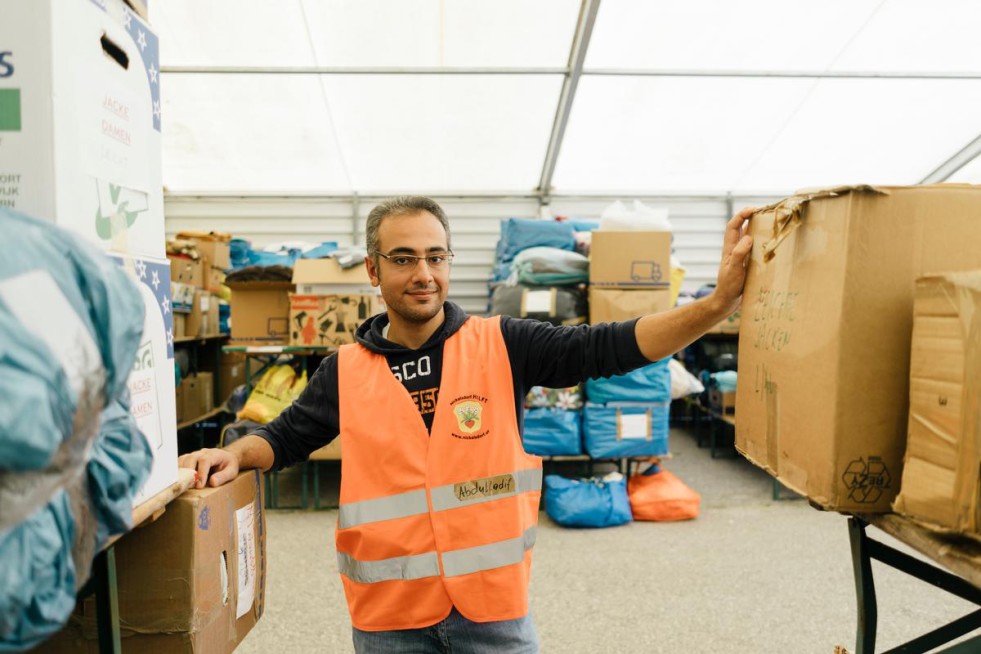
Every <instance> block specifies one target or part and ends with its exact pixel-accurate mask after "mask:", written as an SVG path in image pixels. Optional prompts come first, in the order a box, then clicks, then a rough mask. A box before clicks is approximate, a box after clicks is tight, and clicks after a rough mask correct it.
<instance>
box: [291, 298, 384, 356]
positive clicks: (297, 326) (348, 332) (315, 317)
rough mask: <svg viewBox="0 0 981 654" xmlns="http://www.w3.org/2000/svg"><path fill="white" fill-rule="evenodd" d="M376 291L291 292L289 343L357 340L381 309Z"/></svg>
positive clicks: (328, 343)
mask: <svg viewBox="0 0 981 654" xmlns="http://www.w3.org/2000/svg"><path fill="white" fill-rule="evenodd" d="M379 307H380V304H379V301H378V297H377V296H376V295H296V294H292V295H291V296H290V345H296V346H306V347H310V346H316V347H323V346H328V347H337V346H340V345H345V344H347V343H354V342H355V338H354V335H355V332H357V330H358V327H360V326H361V323H363V322H364V321H365V320H367V319H368V318H369V317H371V316H373V315H374V314H375V313H378V311H379Z"/></svg>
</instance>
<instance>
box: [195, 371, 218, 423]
mask: <svg viewBox="0 0 981 654" xmlns="http://www.w3.org/2000/svg"><path fill="white" fill-rule="evenodd" d="M197 379H198V389H199V393H200V399H199V401H200V402H201V413H207V412H208V411H211V410H212V409H214V408H215V375H214V373H212V372H199V373H198V374H197Z"/></svg>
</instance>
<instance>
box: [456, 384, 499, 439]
mask: <svg viewBox="0 0 981 654" xmlns="http://www.w3.org/2000/svg"><path fill="white" fill-rule="evenodd" d="M486 403H487V398H486V397H481V396H480V395H464V396H463V397H458V398H456V399H455V400H453V402H451V403H450V404H451V406H452V407H453V415H454V417H456V426H457V428H458V429H459V430H460V433H457V432H455V431H454V432H453V436H454V437H455V438H462V439H464V440H473V439H476V438H483V437H484V436H486V435H487V434H488V432H489V431H490V430H488V429H483V427H484V424H483V420H482V418H483V415H484V404H486Z"/></svg>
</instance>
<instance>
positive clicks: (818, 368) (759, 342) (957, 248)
mask: <svg viewBox="0 0 981 654" xmlns="http://www.w3.org/2000/svg"><path fill="white" fill-rule="evenodd" d="M979 215H981V187H971V186H958V185H936V186H921V187H905V188H904V187H889V188H870V187H854V188H838V189H829V190H825V191H817V192H813V193H808V194H802V195H800V196H795V197H792V198H788V199H787V200H784V201H782V202H780V203H777V204H775V205H773V206H770V207H766V208H764V209H761V210H760V211H759V212H757V213H756V214H755V215H754V216H753V219H752V222H751V233H752V235H753V236H754V238H755V241H754V243H753V251H752V254H751V261H750V264H749V270H748V278H747V281H746V289H745V295H744V300H743V307H742V313H743V320H742V328H741V330H740V334H739V364H740V377H741V379H740V382H739V385H738V389H737V397H736V406H737V413H738V414H739V420H738V422H737V424H736V447H737V448H738V449H739V451H741V452H742V453H743V454H745V455H746V457H747V458H749V459H750V460H751V461H753V462H755V463H756V464H758V465H760V466H761V467H763V468H765V469H766V470H768V471H769V472H770V473H771V474H773V475H774V476H776V477H777V478H778V479H780V480H781V481H782V482H783V483H784V484H785V485H787V486H788V487H790V488H791V489H793V490H795V491H797V492H799V493H802V494H805V495H807V496H808V497H809V498H810V499H811V500H812V501H813V502H814V503H816V504H818V505H820V506H823V507H825V508H827V509H832V510H838V511H847V512H852V511H856V512H879V511H889V509H890V505H891V503H892V501H893V500H894V499H895V497H896V493H897V491H898V489H899V480H900V477H901V474H902V463H903V451H904V449H905V445H906V431H907V422H908V414H907V409H908V406H909V377H910V367H909V366H910V345H911V341H912V328H913V290H914V287H915V284H914V282H915V280H916V279H917V278H918V277H920V276H922V275H924V274H926V273H928V272H931V271H937V270H951V271H958V270H967V269H971V268H976V267H977V265H978V252H977V247H976V244H977V243H978V242H979V241H981V221H979V220H978V216H979Z"/></svg>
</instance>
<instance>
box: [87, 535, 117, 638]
mask: <svg viewBox="0 0 981 654" xmlns="http://www.w3.org/2000/svg"><path fill="white" fill-rule="evenodd" d="M92 577H93V580H94V581H95V607H96V625H97V627H98V630H99V652H100V654H119V652H122V651H123V649H122V644H121V643H120V640H119V598H118V596H117V594H116V551H115V549H113V547H112V546H111V545H110V546H109V547H108V548H106V549H105V550H103V551H102V552H100V553H99V555H98V556H96V557H95V560H94V561H93V562H92Z"/></svg>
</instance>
